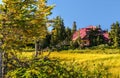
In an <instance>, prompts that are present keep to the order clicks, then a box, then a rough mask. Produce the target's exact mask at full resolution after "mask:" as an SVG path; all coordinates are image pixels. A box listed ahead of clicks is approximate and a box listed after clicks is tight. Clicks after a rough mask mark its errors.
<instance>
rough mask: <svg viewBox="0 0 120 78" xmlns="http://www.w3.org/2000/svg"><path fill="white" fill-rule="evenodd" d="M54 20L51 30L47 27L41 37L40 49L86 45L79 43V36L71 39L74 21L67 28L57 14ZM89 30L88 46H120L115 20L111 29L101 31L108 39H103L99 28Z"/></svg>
mask: <svg viewBox="0 0 120 78" xmlns="http://www.w3.org/2000/svg"><path fill="white" fill-rule="evenodd" d="M53 20H54V22H53V23H52V24H51V27H52V30H51V31H50V30H49V29H48V33H47V35H46V38H45V39H43V40H42V41H41V42H40V44H41V46H40V47H41V49H44V48H46V47H51V48H52V49H53V50H67V49H76V48H79V49H81V48H85V47H86V46H83V45H81V43H83V41H82V39H81V38H78V39H76V40H75V41H73V40H72V36H73V34H74V32H75V31H78V30H77V24H76V22H75V21H74V22H73V25H72V26H71V27H72V28H69V27H67V26H65V25H64V20H63V19H62V18H61V17H60V16H57V17H56V18H54V19H53ZM96 27H98V28H99V29H102V28H101V26H100V25H99V26H96ZM98 28H97V29H95V30H91V31H90V32H89V40H90V41H91V44H90V46H87V48H88V47H94V46H99V45H104V46H106V45H107V46H108V47H109V48H119V46H120V24H119V22H118V21H117V22H116V23H113V24H112V25H111V29H110V30H109V31H108V30H103V32H104V31H105V32H107V33H108V37H109V40H108V41H105V40H104V38H103V36H102V35H97V34H99V29H98Z"/></svg>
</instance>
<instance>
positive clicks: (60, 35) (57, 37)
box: [51, 16, 66, 45]
mask: <svg viewBox="0 0 120 78" xmlns="http://www.w3.org/2000/svg"><path fill="white" fill-rule="evenodd" d="M65 38H66V32H65V26H64V21H63V19H62V18H61V17H60V16H57V17H56V18H55V19H54V24H53V29H52V35H51V44H52V45H56V44H58V43H60V42H62V41H63V40H64V39H65Z"/></svg>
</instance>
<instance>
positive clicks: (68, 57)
mask: <svg viewBox="0 0 120 78" xmlns="http://www.w3.org/2000/svg"><path fill="white" fill-rule="evenodd" d="M103 51H104V52H103ZM119 52H120V50H119V49H105V50H101V49H96V50H90V49H85V50H66V51H60V52H52V53H51V54H50V56H49V58H51V59H55V58H59V59H60V60H61V63H64V62H66V63H67V64H72V63H71V62H72V61H74V62H75V63H79V64H80V65H83V66H87V65H88V66H87V67H88V68H89V69H88V70H94V69H101V68H99V67H100V66H99V65H101V64H103V69H104V70H105V69H107V68H108V72H109V73H111V74H112V76H111V77H110V78H120V71H119V70H120V62H119V61H120V54H119ZM32 54H33V53H32V52H31V53H29V52H27V53H26V52H25V53H22V55H21V56H22V58H23V57H28V58H30V57H32ZM47 54H48V53H47V52H45V53H43V56H45V55H47ZM83 63H84V64H83ZM94 65H95V66H98V67H97V68H96V67H95V66H94ZM100 71H101V72H102V70H100ZM89 72H90V71H89ZM95 72H97V71H94V73H95ZM86 73H88V72H86ZM103 73H105V72H103Z"/></svg>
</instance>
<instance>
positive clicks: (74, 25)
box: [72, 21, 77, 34]
mask: <svg viewBox="0 0 120 78" xmlns="http://www.w3.org/2000/svg"><path fill="white" fill-rule="evenodd" d="M76 30H77V25H76V22H75V21H74V22H73V27H72V34H73V33H74V32H75V31H76Z"/></svg>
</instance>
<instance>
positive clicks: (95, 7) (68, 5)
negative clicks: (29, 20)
mask: <svg viewBox="0 0 120 78" xmlns="http://www.w3.org/2000/svg"><path fill="white" fill-rule="evenodd" d="M0 1H1V0H0ZM48 4H56V7H55V8H54V9H53V10H52V12H53V14H52V15H51V16H50V18H54V17H56V16H61V17H62V18H63V19H64V23H65V26H69V27H72V23H73V21H76V22H77V28H83V27H86V26H88V25H99V24H100V25H101V27H102V28H103V29H110V25H111V24H112V23H113V22H116V21H119V22H120V0H48Z"/></svg>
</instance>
